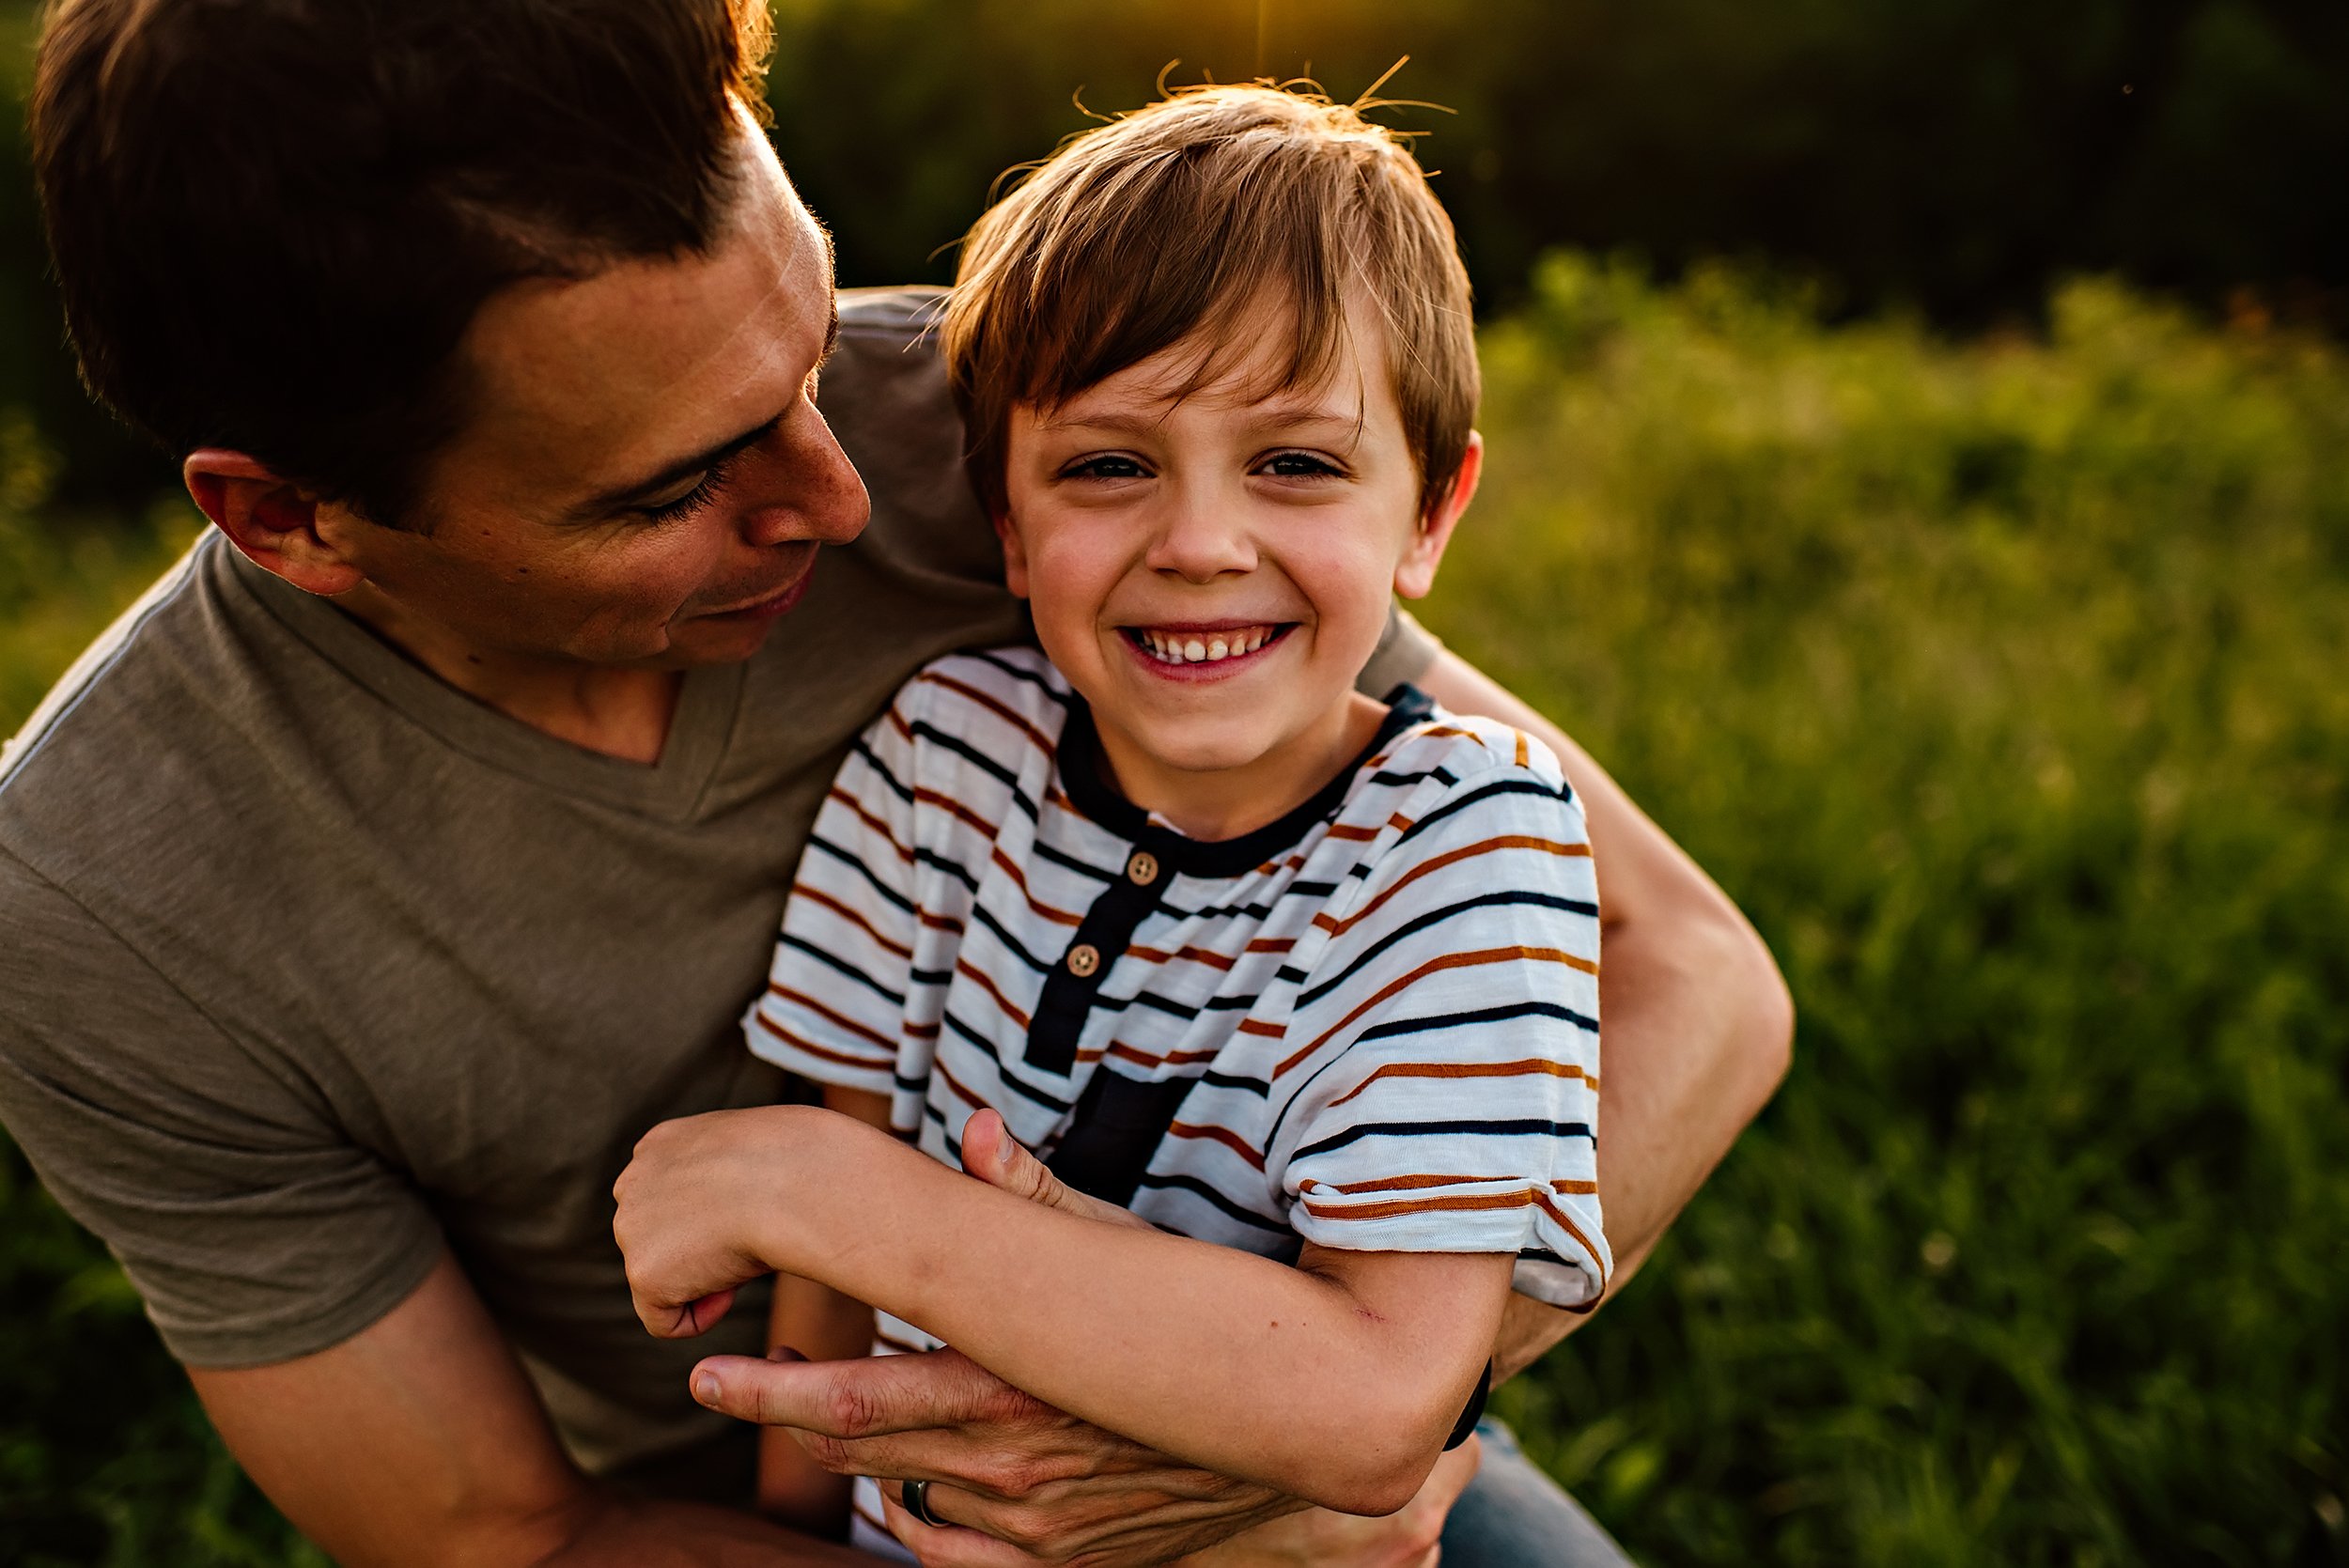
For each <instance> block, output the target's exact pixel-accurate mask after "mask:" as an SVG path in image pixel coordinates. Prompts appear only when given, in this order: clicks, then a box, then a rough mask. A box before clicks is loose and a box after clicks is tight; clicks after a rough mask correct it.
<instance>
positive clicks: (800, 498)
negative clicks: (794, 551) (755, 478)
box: [742, 408, 873, 550]
mask: <svg viewBox="0 0 2349 1568" xmlns="http://www.w3.org/2000/svg"><path fill="white" fill-rule="evenodd" d="M776 438H777V439H775V441H774V442H773V443H772V450H771V452H770V453H762V454H761V456H762V457H764V458H765V459H766V460H765V461H764V462H763V463H762V464H761V465H760V466H761V468H762V469H763V471H764V472H763V474H761V478H762V479H763V480H764V481H765V490H766V494H765V495H762V496H760V497H758V498H756V499H754V503H753V504H752V505H749V506H746V507H745V508H744V509H743V512H742V540H743V542H744V543H745V544H748V545H750V546H751V547H752V548H754V549H761V550H763V549H766V548H769V547H770V546H773V545H781V544H793V543H798V542H800V541H802V540H808V539H813V540H815V541H816V542H817V543H818V544H830V545H837V544H847V543H848V541H849V540H850V539H853V538H855V537H856V536H858V535H859V534H862V533H863V532H864V525H865V523H866V522H867V521H868V520H871V518H872V515H873V501H872V497H871V496H869V495H867V494H866V493H865V489H864V481H863V478H862V477H861V476H860V475H859V474H857V471H856V467H855V465H854V464H852V463H850V462H849V461H848V453H846V452H844V451H842V450H841V448H840V442H837V441H836V440H834V439H833V438H832V427H831V426H829V425H827V424H825V423H824V416H823V415H822V414H820V413H817V411H815V410H814V409H813V408H809V409H806V410H803V411H801V414H800V416H799V417H798V418H796V419H794V420H791V421H789V422H788V424H787V426H786V429H784V430H779V431H777V432H776Z"/></svg>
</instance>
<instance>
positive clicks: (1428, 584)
mask: <svg viewBox="0 0 2349 1568" xmlns="http://www.w3.org/2000/svg"><path fill="white" fill-rule="evenodd" d="M1484 476H1485V438H1484V437H1483V436H1481V435H1479V434H1477V433H1476V432H1475V431H1474V430H1470V432H1469V439H1468V450H1467V451H1466V452H1464V453H1462V454H1461V455H1460V471H1459V472H1458V473H1457V474H1454V475H1453V476H1452V484H1451V487H1450V488H1449V489H1446V490H1445V491H1444V492H1443V494H1442V495H1440V496H1439V497H1438V498H1437V499H1436V504H1435V505H1432V506H1430V507H1428V508H1427V514H1426V516H1424V517H1423V518H1421V519H1420V520H1419V532H1418V533H1416V534H1414V535H1412V536H1411V542H1410V543H1409V544H1408V546H1406V547H1405V548H1404V551H1403V559H1402V560H1400V561H1398V562H1396V563H1395V567H1394V591H1395V592H1396V593H1397V594H1399V595H1401V596H1402V597H1403V598H1426V597H1427V590H1428V589H1430V588H1432V587H1434V586H1435V585H1436V568H1437V567H1439V566H1440V565H1442V564H1443V551H1444V547H1445V546H1446V545H1448V544H1450V543H1451V542H1452V531H1453V529H1455V528H1456V527H1457V526H1459V522H1460V514H1461V513H1462V512H1465V511H1467V510H1468V507H1469V503H1470V502H1471V501H1473V500H1475V499H1476V486H1477V482H1478V481H1479V480H1481V479H1483V478H1484Z"/></svg>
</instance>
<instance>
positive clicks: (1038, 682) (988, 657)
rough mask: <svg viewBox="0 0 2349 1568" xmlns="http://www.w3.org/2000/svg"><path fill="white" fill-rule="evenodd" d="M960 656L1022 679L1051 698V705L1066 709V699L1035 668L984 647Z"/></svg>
mask: <svg viewBox="0 0 2349 1568" xmlns="http://www.w3.org/2000/svg"><path fill="white" fill-rule="evenodd" d="M960 657H962V658H964V659H969V660H976V661H977V662H978V663H981V664H986V665H988V666H990V667H992V668H994V669H997V670H1001V671H1002V672H1003V674H1005V675H1009V676H1010V677H1011V678H1012V679H1014V680H1017V681H1022V682H1024V683H1026V684H1027V685H1030V686H1033V687H1034V688H1035V689H1036V690H1037V691H1041V692H1043V693H1044V694H1045V695H1046V696H1047V697H1049V698H1050V699H1051V701H1052V706H1055V707H1057V708H1059V709H1060V710H1061V711H1062V712H1063V713H1066V712H1067V711H1068V699H1067V698H1066V697H1065V696H1063V695H1062V694H1061V693H1060V692H1058V691H1053V690H1052V685H1051V682H1050V681H1048V680H1046V679H1045V678H1044V676H1043V675H1042V673H1041V672H1039V671H1035V670H1023V669H1021V668H1020V667H1019V665H1017V664H1014V663H1012V662H1011V661H1010V660H1007V659H1004V658H1002V657H1001V656H1000V655H997V654H993V653H989V652H988V651H987V650H986V649H984V648H973V649H972V651H970V652H969V653H966V654H963V655H961V656H960Z"/></svg>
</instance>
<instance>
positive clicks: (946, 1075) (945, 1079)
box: [930, 1062, 987, 1110]
mask: <svg viewBox="0 0 2349 1568" xmlns="http://www.w3.org/2000/svg"><path fill="white" fill-rule="evenodd" d="M930 1073H931V1075H932V1076H933V1077H935V1078H937V1079H939V1080H940V1081H941V1082H942V1083H944V1084H945V1085H946V1087H947V1088H949V1089H951V1090H953V1091H954V1092H955V1097H956V1098H957V1099H959V1100H961V1101H962V1103H963V1104H965V1105H967V1106H969V1107H970V1108H971V1109H972V1110H986V1109H987V1102H986V1101H985V1100H983V1099H981V1098H979V1096H978V1095H976V1094H972V1093H971V1091H970V1090H969V1089H967V1088H965V1087H964V1086H963V1082H962V1080H961V1079H958V1078H957V1077H955V1075H954V1074H952V1073H950V1072H948V1071H947V1070H946V1063H943V1062H933V1063H930Z"/></svg>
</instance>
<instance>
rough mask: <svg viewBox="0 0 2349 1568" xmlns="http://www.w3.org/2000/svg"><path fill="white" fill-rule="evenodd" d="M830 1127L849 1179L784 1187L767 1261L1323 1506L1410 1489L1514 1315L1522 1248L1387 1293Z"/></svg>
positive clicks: (757, 1243)
mask: <svg viewBox="0 0 2349 1568" xmlns="http://www.w3.org/2000/svg"><path fill="white" fill-rule="evenodd" d="M809 1114H814V1113H812V1112H811V1113H809ZM819 1140H820V1141H821V1142H823V1143H824V1144H825V1145H826V1148H827V1155H826V1157H827V1159H828V1162H829V1163H830V1165H831V1167H832V1171H833V1172H834V1173H835V1179H833V1180H831V1181H819V1182H801V1183H794V1184H793V1188H794V1192H793V1201H792V1202H791V1203H787V1204H786V1203H779V1202H778V1203H769V1204H767V1205H764V1207H765V1211H766V1213H767V1214H768V1216H769V1218H770V1223H769V1224H768V1225H767V1226H765V1227H763V1228H762V1230H761V1232H760V1233H759V1234H758V1235H757V1237H756V1238H755V1239H754V1241H753V1243H752V1246H753V1250H754V1251H756V1252H758V1253H759V1254H760V1255H761V1256H763V1257H765V1258H766V1260H767V1261H768V1262H770V1263H771V1264H772V1265H775V1266H776V1267H778V1268H781V1269H784V1270H787V1271H790V1272H794V1273H801V1274H806V1275H811V1276H817V1277H820V1278H822V1279H824V1280H825V1281H827V1282H828V1283H830V1284H832V1285H834V1286H835V1287H837V1288H838V1289H841V1290H843V1291H845V1292H847V1293H848V1294H850V1295H853V1296H857V1297H859V1298H860V1299H863V1300H866V1301H870V1302H872V1303H873V1304H874V1305H875V1306H876V1307H879V1308H880V1309H881V1310H883V1311H886V1312H892V1313H894V1314H895V1315H897V1316H900V1317H903V1318H904V1319H906V1320H907V1321H908V1322H910V1323H917V1324H920V1325H921V1326H922V1327H926V1328H927V1329H929V1330H930V1331H931V1332H933V1333H935V1334H937V1335H939V1336H940V1337H941V1339H944V1340H945V1341H947V1342H948V1343H951V1344H953V1345H954V1346H955V1347H956V1348H957V1349H958V1350H960V1351H961V1352H962V1353H963V1354H964V1355H966V1356H969V1357H970V1358H972V1360H974V1361H977V1362H978V1363H979V1364H981V1365H982V1366H985V1367H987V1368H988V1370H989V1371H991V1372H993V1373H995V1374H997V1375H998V1376H1001V1377H1003V1379H1005V1380H1006V1381H1008V1382H1010V1383H1013V1384H1015V1385H1017V1386H1018V1387H1019V1388H1022V1389H1027V1390H1028V1391H1029V1392H1031V1393H1033V1394H1034V1395H1035V1396H1036V1397H1038V1398H1040V1399H1043V1400H1046V1401H1048V1402H1050V1404H1052V1405H1057V1406H1059V1407H1060V1408H1061V1409H1064V1410H1066V1411H1068V1412H1069V1413H1070V1414H1072V1415H1076V1416H1080V1417H1081V1418H1083V1419H1084V1420H1086V1421H1092V1422H1093V1423H1095V1424H1096V1425H1099V1426H1103V1427H1107V1428H1109V1429H1111V1430H1112V1431H1116V1432H1120V1433H1123V1434H1124V1435H1126V1436H1128V1437H1131V1438H1133V1439H1135V1440H1136V1441H1139V1442H1143V1443H1146V1444H1148V1445H1150V1446H1152V1447H1154V1448H1157V1449H1159V1450H1161V1451H1162V1452H1166V1453H1169V1454H1172V1455H1175V1457H1178V1458H1181V1459H1184V1460H1186V1461H1188V1462H1190V1463H1192V1464H1196V1465H1199V1466H1201V1467H1205V1468H1207V1469H1211V1470H1216V1471H1218V1472H1221V1473H1223V1474H1227V1475H1232V1476H1236V1477H1239V1478H1243V1479H1248V1480H1253V1481H1258V1482H1261V1483H1265V1484H1267V1485H1270V1486H1273V1487H1276V1488H1279V1489H1280V1490H1283V1491H1285V1492H1288V1493H1290V1494H1292V1495H1295V1496H1298V1497H1301V1498H1308V1499H1309V1500H1312V1501H1315V1502H1317V1503H1321V1504H1323V1505H1324V1506H1329V1507H1335V1508H1340V1509H1344V1510H1346V1511H1347V1512H1353V1513H1379V1512H1385V1511H1387V1510H1389V1509H1391V1508H1394V1507H1400V1506H1401V1505H1402V1504H1403V1503H1404V1502H1406V1501H1408V1499H1409V1498H1410V1497H1411V1495H1412V1494H1413V1493H1414V1492H1415V1491H1416V1490H1417V1489H1418V1485H1419V1483H1420V1482H1421V1481H1422V1480H1423V1479H1424V1475H1425V1470H1426V1468H1427V1467H1428V1466H1429V1465H1430V1464H1432V1463H1433V1461H1434V1459H1435V1456H1436V1453H1437V1452H1438V1449H1439V1446H1440V1441H1441V1438H1442V1436H1443V1434H1444V1432H1445V1431H1446V1430H1447V1429H1448V1428H1449V1426H1450V1424H1451V1421H1452V1419H1453V1418H1454V1417H1455V1416H1456V1414H1457V1413H1458V1405H1459V1404H1460V1402H1461V1400H1462V1399H1463V1398H1464V1397H1465V1394H1466V1391H1467V1389H1469V1387H1470V1384H1471V1383H1472V1382H1473V1380H1474V1377H1475V1376H1476V1375H1478V1374H1481V1373H1482V1371H1483V1364H1484V1358H1485V1350H1484V1348H1483V1347H1484V1344H1485V1343H1487V1342H1488V1341H1489V1339H1490V1336H1491V1333H1492V1331H1493V1329H1494V1327H1496V1326H1497V1324H1498V1320H1499V1315H1500V1298H1501V1296H1502V1295H1503V1294H1504V1290H1503V1288H1502V1281H1505V1278H1506V1272H1507V1263H1508V1260H1506V1259H1505V1258H1497V1259H1492V1260H1475V1262H1476V1264H1478V1265H1486V1264H1489V1269H1488V1270H1485V1271H1483V1272H1480V1273H1478V1275H1477V1279H1478V1281H1479V1282H1478V1283H1477V1284H1474V1285H1467V1284H1464V1283H1463V1282H1462V1280H1461V1278H1460V1276H1461V1273H1462V1271H1461V1270H1460V1269H1458V1268H1456V1267H1450V1266H1446V1265H1456V1264H1457V1263H1458V1261H1459V1260H1453V1259H1439V1258H1429V1259H1426V1260H1416V1259H1415V1260H1411V1261H1410V1262H1409V1263H1405V1264H1399V1265H1391V1266H1393V1267H1397V1268H1407V1269H1419V1265H1421V1263H1425V1264H1426V1265H1429V1266H1427V1267H1425V1268H1424V1269H1419V1271H1420V1272H1421V1273H1422V1274H1423V1276H1424V1278H1425V1279H1426V1280H1427V1281H1430V1288H1431V1290H1432V1291H1433V1292H1434V1293H1436V1294H1437V1295H1439V1296H1450V1297H1452V1299H1451V1300H1449V1301H1442V1300H1439V1301H1435V1302H1422V1303H1420V1305H1422V1306H1423V1307H1426V1308H1427V1309H1429V1310H1427V1311H1424V1312H1415V1313H1411V1314H1404V1313H1400V1312H1397V1313H1393V1314H1386V1313H1381V1312H1378V1311H1377V1310H1376V1304H1374V1303H1365V1302H1364V1301H1363V1300H1362V1299H1361V1298H1360V1297H1358V1296H1356V1295H1355V1294H1354V1293H1353V1292H1352V1290H1350V1289H1349V1287H1348V1286H1347V1285H1346V1283H1345V1282H1343V1281H1340V1280H1336V1279H1332V1278H1328V1277H1321V1276H1317V1275H1316V1274H1315V1273H1313V1272H1308V1271H1306V1270H1304V1269H1299V1268H1291V1267H1288V1266H1286V1265H1281V1264H1277V1263H1274V1262H1272V1261H1271V1260H1269V1259H1266V1258H1260V1257H1256V1256H1253V1255H1252V1254H1249V1253H1244V1252H1238V1251H1234V1250H1230V1249H1226V1248H1221V1247H1214V1246H1209V1245H1207V1244H1206V1243H1204V1242H1195V1241H1189V1240H1185V1239H1183V1238H1180V1237H1176V1236H1170V1235H1165V1234H1158V1233H1154V1232H1147V1231H1141V1230H1135V1229H1128V1228H1126V1227H1122V1226H1113V1225H1107V1224H1102V1223H1098V1222H1097V1221H1093V1220H1088V1219H1079V1218H1076V1217H1074V1216H1071V1215H1067V1214H1064V1213H1060V1212H1058V1211H1055V1210H1051V1209H1047V1208H1041V1207H1038V1206H1036V1205H1034V1204H1030V1203H1022V1202H1020V1201H1019V1199H1016V1198H1013V1197H1010V1196H1009V1195H1007V1194H1004V1193H1002V1192H998V1191H996V1190H994V1189H993V1188H988V1187H986V1186H984V1185H982V1184H980V1183H977V1182H974V1181H972V1180H970V1179H969V1178H968V1177H965V1176H962V1175H960V1174H958V1173H957V1172H952V1171H949V1170H947V1169H946V1168H945V1167H943V1166H941V1165H939V1164H937V1163H935V1162H934V1161H931V1160H929V1159H928V1158H926V1157H923V1156H921V1155H919V1154H917V1153H915V1152H914V1151H912V1150H910V1149H907V1148H905V1147H904V1146H903V1145H901V1144H898V1143H896V1142H895V1141H893V1140H890V1139H888V1138H887V1137H886V1136H885V1135H879V1134H874V1133H871V1132H870V1131H869V1130H867V1129H863V1128H860V1127H856V1126H853V1125H851V1124H848V1123H846V1122H845V1121H840V1120H838V1119H835V1120H834V1125H833V1126H831V1127H830V1128H828V1129H825V1130H824V1131H823V1132H821V1133H819V1135H818V1138H817V1139H811V1138H809V1137H807V1136H805V1135H804V1133H802V1134H801V1135H800V1136H795V1137H794V1139H793V1140H792V1143H793V1144H794V1145H795V1146H797V1147H800V1148H801V1149H803V1150H812V1149H813V1148H814V1145H815V1143H816V1142H817V1141H819ZM844 1169H846V1170H853V1171H855V1172H856V1178H855V1179H854V1180H852V1181H843V1180H838V1179H836V1173H837V1172H838V1171H840V1170H844ZM1382 1256H1383V1255H1382ZM1487 1273H1488V1274H1489V1279H1486V1277H1485V1275H1486V1274H1487ZM1480 1317H1481V1320H1482V1321H1481V1322H1480V1321H1478V1320H1479V1319H1480ZM1431 1324H1433V1325H1439V1326H1440V1327H1433V1328H1431V1327H1428V1326H1429V1325H1431ZM1455 1363H1456V1364H1455Z"/></svg>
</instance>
